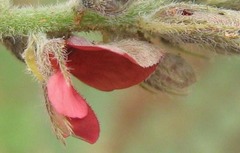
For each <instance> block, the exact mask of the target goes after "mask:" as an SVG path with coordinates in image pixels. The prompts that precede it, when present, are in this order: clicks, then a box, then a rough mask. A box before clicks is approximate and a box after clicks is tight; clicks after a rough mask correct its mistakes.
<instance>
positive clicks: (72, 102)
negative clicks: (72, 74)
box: [47, 71, 88, 118]
mask: <svg viewBox="0 0 240 153" xmlns="http://www.w3.org/2000/svg"><path fill="white" fill-rule="evenodd" d="M47 92H48V97H49V100H50V102H51V104H52V106H53V107H54V108H55V109H56V111H57V112H58V113H60V114H62V115H64V116H67V117H78V118H83V117H85V116H86V115H87V113H88V106H87V104H86V101H85V100H84V99H83V98H82V96H81V95H79V94H78V92H77V91H76V90H75V89H74V88H73V87H72V85H71V84H70V83H69V82H67V81H66V80H65V78H64V76H63V74H62V73H61V72H60V71H57V72H56V73H54V74H53V75H52V76H51V77H50V78H49V80H48V82H47Z"/></svg>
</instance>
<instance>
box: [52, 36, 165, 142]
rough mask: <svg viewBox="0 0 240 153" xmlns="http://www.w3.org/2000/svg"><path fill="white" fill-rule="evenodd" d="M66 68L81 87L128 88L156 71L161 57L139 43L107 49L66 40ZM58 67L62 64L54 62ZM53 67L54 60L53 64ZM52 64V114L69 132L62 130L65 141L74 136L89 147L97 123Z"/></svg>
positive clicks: (93, 138) (79, 97) (67, 79)
mask: <svg viewBox="0 0 240 153" xmlns="http://www.w3.org/2000/svg"><path fill="white" fill-rule="evenodd" d="M65 47H66V49H67V55H68V56H67V60H66V63H65V64H66V65H64V66H67V68H68V70H69V71H70V73H72V74H73V75H74V76H76V77H77V78H78V79H79V80H81V81H83V82H84V83H86V84H88V85H90V86H92V87H95V88H97V89H100V90H105V91H110V90H114V89H122V88H127V87H130V86H133V85H136V84H139V83H140V82H142V81H144V80H145V79H146V78H147V77H148V76H149V75H150V74H151V73H153V72H154V70H155V69H156V66H157V63H158V62H159V60H160V58H161V57H162V53H161V52H160V51H159V49H157V48H154V47H152V46H151V45H150V44H148V43H146V42H141V41H134V40H128V41H121V42H117V43H112V44H108V45H94V44H91V43H90V42H88V41H86V40H85V39H82V38H78V37H71V38H69V39H68V40H66V46H65ZM57 62H58V63H59V65H60V64H61V63H60V62H59V61H57ZM52 63H56V62H54V60H52ZM59 65H56V64H53V67H54V69H55V70H54V73H53V74H52V76H51V77H50V78H49V79H48V82H47V92H48V98H49V101H50V102H51V105H52V107H53V108H54V110H55V113H57V114H58V115H60V116H61V115H62V116H63V117H64V118H65V119H66V120H67V121H68V122H69V123H70V127H71V130H66V129H67V128H66V127H64V126H62V124H59V125H60V129H64V130H62V131H64V133H63V134H62V135H63V136H64V137H67V136H69V135H71V134H72V135H73V136H75V137H78V138H81V139H83V140H85V141H87V142H89V143H94V142H96V140H97V139H98V137H99V131H100V128H99V123H98V120H97V118H96V116H95V114H94V112H93V111H92V109H91V108H90V107H89V106H88V104H87V103H86V101H85V99H84V98H82V96H81V95H80V94H78V92H77V91H76V90H75V89H74V88H73V87H72V85H71V81H70V80H69V78H66V77H65V76H64V75H63V72H61V69H60V67H61V66H59Z"/></svg>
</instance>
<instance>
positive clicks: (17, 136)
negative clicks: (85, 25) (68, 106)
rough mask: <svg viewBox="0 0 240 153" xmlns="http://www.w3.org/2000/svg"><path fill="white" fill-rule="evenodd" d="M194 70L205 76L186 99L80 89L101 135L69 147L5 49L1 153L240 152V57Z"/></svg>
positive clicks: (33, 84)
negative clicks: (90, 108) (52, 128)
mask: <svg viewBox="0 0 240 153" xmlns="http://www.w3.org/2000/svg"><path fill="white" fill-rule="evenodd" d="M46 2H48V3H49V2H50V1H47V0H45V1H37V2H36V1H15V3H18V4H19V5H22V4H23V3H25V4H30V3H31V4H32V5H38V4H40V3H46ZM51 3H56V1H52V2H51ZM195 59H196V58H195ZM195 59H194V60H195ZM195 67H196V69H197V70H198V67H201V70H202V72H198V73H199V74H200V75H199V76H198V79H199V80H198V82H197V83H196V84H194V85H193V86H192V87H191V91H190V93H189V94H188V95H187V96H173V95H168V94H162V93H159V94H152V93H149V92H148V91H146V90H144V89H142V88H141V87H139V86H134V87H131V88H129V89H125V90H118V91H113V92H101V91H97V90H95V89H92V88H90V87H88V86H85V85H84V84H82V83H79V82H78V81H76V82H75V86H76V88H77V89H78V90H79V91H80V92H81V93H82V95H84V96H85V98H86V99H87V100H88V102H89V103H90V105H91V106H92V107H93V109H94V110H95V112H96V114H97V116H98V118H99V120H100V123H101V135H100V139H99V140H98V142H97V143H96V144H94V145H90V144H87V143H86V142H84V141H81V140H78V139H75V138H68V139H67V146H64V145H62V144H61V143H60V142H59V141H58V140H57V139H56V138H55V136H54V134H53V132H52V130H51V125H50V121H49V118H48V115H47V111H46V109H45V105H44V100H43V94H42V91H41V88H40V86H39V85H38V83H37V81H35V80H34V79H33V78H32V77H31V75H29V74H27V71H26V68H25V66H24V64H23V63H21V62H19V61H17V60H16V59H15V58H14V57H13V56H12V55H11V53H10V52H9V51H7V50H6V49H5V48H4V47H3V46H0V71H1V72H0V73H1V75H0V153H31V152H34V153H77V152H79V153H149V152H150V153H238V152H240V145H239V143H240V117H239V115H240V70H239V67H240V57H231V58H230V57H221V56H219V57H218V56H216V57H215V58H214V59H213V60H211V61H210V62H206V64H202V63H201V62H199V63H198V62H196V63H195Z"/></svg>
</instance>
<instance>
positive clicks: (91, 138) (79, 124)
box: [68, 106, 100, 144]
mask: <svg viewBox="0 0 240 153" xmlns="http://www.w3.org/2000/svg"><path fill="white" fill-rule="evenodd" d="M68 121H69V122H70V124H71V125H72V130H73V136H75V137H77V138H79V139H83V140H84V141H87V142H89V143H91V144H93V143H95V142H96V141H97V139H98V137H99V133H100V126H99V122H98V120H97V117H96V115H95V113H94V112H93V110H92V109H91V107H90V106H88V114H87V116H86V117H84V118H81V119H79V118H68Z"/></svg>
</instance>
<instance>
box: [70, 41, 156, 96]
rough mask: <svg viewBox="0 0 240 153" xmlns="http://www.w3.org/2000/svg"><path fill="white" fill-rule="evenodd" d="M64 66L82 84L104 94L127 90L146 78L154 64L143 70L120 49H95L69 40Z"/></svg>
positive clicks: (153, 68) (111, 47)
mask: <svg viewBox="0 0 240 153" xmlns="http://www.w3.org/2000/svg"><path fill="white" fill-rule="evenodd" d="M67 48H68V50H69V51H70V53H69V56H68V60H69V62H68V63H67V66H68V67H69V68H70V71H71V73H72V74H73V75H74V76H76V77H77V78H78V79H79V80H81V81H83V82H84V83H86V84H88V85H90V86H92V87H94V88H97V89H100V90H104V91H110V90H113V89H122V88H127V87H130V86H133V85H136V84H138V83H140V82H142V81H143V80H144V79H146V78H147V77H148V76H149V75H150V74H151V73H152V72H153V71H154V70H155V69H156V64H154V65H151V66H148V67H143V66H140V64H139V63H138V62H137V61H136V60H135V59H134V58H132V57H131V56H130V55H129V54H127V53H126V52H123V50H121V49H119V48H117V47H114V46H110V47H109V46H108V47H105V46H97V45H95V46H94V45H90V44H89V43H88V44H87V43H85V42H83V41H82V39H80V38H77V37H72V38H70V39H68V40H67Z"/></svg>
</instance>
